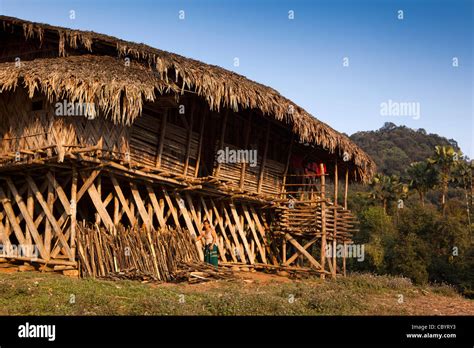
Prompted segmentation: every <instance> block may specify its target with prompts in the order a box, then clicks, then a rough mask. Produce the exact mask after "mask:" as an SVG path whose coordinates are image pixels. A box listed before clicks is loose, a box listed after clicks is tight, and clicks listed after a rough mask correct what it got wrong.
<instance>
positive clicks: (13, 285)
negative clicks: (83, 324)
mask: <svg viewBox="0 0 474 348" xmlns="http://www.w3.org/2000/svg"><path fill="white" fill-rule="evenodd" d="M439 290H440V288H439V287H438V288H437V289H434V288H432V287H416V286H413V285H412V284H411V283H410V282H409V281H407V280H406V279H404V278H394V277H380V276H372V275H353V276H350V277H347V278H345V279H342V278H341V279H337V280H326V281H321V280H320V279H306V280H292V281H289V280H288V279H287V278H283V277H279V276H273V275H262V274H250V273H242V274H241V279H239V280H236V281H231V282H229V281H213V282H209V283H202V284H198V285H189V284H184V283H183V284H169V283H168V284H141V283H139V282H133V281H103V280H92V279H86V280H79V279H70V278H66V277H63V276H60V275H55V274H39V273H16V274H0V315H376V314H377V315H414V314H416V315H420V314H445V315H458V314H467V315H474V301H472V300H467V299H464V298H462V297H461V296H459V295H458V294H456V293H455V292H454V291H453V290H452V289H450V288H449V287H443V290H442V291H441V293H440V291H439ZM400 295H403V302H402V303H400V302H399V298H400V297H399V296H400ZM71 298H74V300H75V302H74V301H73V302H74V303H71ZM183 300H184V301H183Z"/></svg>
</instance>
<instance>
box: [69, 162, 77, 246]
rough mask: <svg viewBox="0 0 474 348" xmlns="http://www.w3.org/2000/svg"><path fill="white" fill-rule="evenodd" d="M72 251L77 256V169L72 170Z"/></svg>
mask: <svg viewBox="0 0 474 348" xmlns="http://www.w3.org/2000/svg"><path fill="white" fill-rule="evenodd" d="M70 206H71V241H70V244H71V250H72V252H73V255H76V226H77V225H76V223H77V169H76V167H73V168H72V183H71V202H70Z"/></svg>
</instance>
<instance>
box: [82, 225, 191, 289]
mask: <svg viewBox="0 0 474 348" xmlns="http://www.w3.org/2000/svg"><path fill="white" fill-rule="evenodd" d="M77 248H78V256H79V264H80V272H81V275H82V276H83V277H114V276H115V277H119V278H120V277H121V278H124V277H125V278H127V275H130V277H132V278H133V279H138V278H140V277H147V278H150V279H152V280H158V281H173V280H175V279H176V278H182V277H183V272H182V271H183V266H182V265H188V264H198V263H199V262H200V261H199V256H198V253H197V250H196V246H195V244H194V241H193V240H192V237H191V235H190V234H189V233H188V232H187V231H185V230H182V229H175V230H170V229H162V230H160V231H154V232H148V231H146V230H145V229H142V230H138V229H130V228H128V229H125V228H124V227H120V226H119V227H118V228H117V229H116V231H115V232H114V233H113V234H112V233H109V232H107V230H105V229H99V227H98V226H97V225H95V226H87V225H85V224H79V225H78V233H77ZM186 267H187V266H186Z"/></svg>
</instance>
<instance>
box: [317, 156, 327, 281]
mask: <svg viewBox="0 0 474 348" xmlns="http://www.w3.org/2000/svg"><path fill="white" fill-rule="evenodd" d="M319 168H320V171H321V190H320V192H321V268H322V270H323V271H324V270H325V265H326V181H325V176H324V175H325V174H324V164H323V163H320V166H319ZM321 278H323V279H324V278H325V274H324V272H322V273H321Z"/></svg>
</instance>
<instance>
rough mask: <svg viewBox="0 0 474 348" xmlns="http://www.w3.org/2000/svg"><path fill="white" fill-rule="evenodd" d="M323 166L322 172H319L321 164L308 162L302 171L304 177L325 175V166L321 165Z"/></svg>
mask: <svg viewBox="0 0 474 348" xmlns="http://www.w3.org/2000/svg"><path fill="white" fill-rule="evenodd" d="M322 165H323V172H321V163H316V162H310V163H308V164H307V166H306V168H305V169H304V173H305V175H310V176H321V175H324V174H326V165H325V164H324V163H322Z"/></svg>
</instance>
